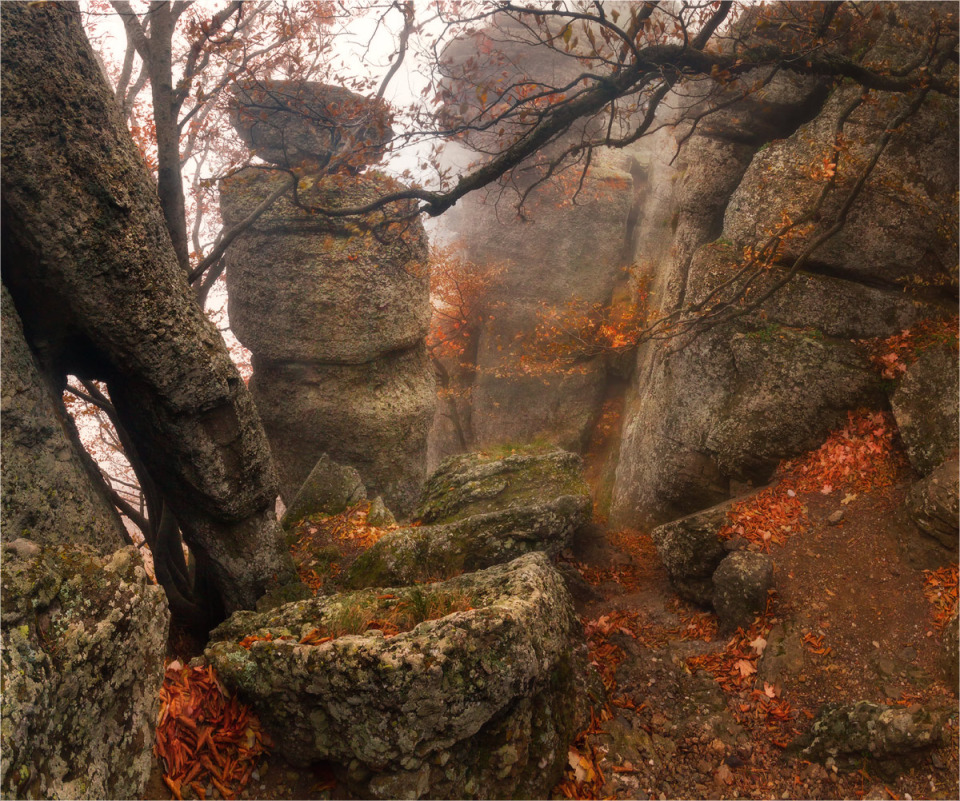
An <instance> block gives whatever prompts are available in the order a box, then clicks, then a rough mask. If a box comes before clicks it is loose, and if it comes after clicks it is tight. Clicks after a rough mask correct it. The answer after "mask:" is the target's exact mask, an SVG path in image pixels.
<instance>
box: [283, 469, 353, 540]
mask: <svg viewBox="0 0 960 801" xmlns="http://www.w3.org/2000/svg"><path fill="white" fill-rule="evenodd" d="M366 499H367V490H366V487H364V486H363V481H362V480H361V478H360V474H359V473H358V472H357V471H356V469H354V468H353V467H344V466H343V465H339V464H337V463H336V462H335V461H333V459H331V458H330V457H329V456H328V455H327V454H323V456H321V457H320V458H319V459H318V460H317V463H316V464H315V465H314V467H313V470H311V471H310V475H309V476H307V480H306V481H304V482H303V485H302V486H301V487H300V490H299V491H298V492H297V495H296V497H295V498H294V499H293V502H292V503H291V504H290V506H289V507H287V511H286V512H285V513H284V515H283V520H282V521H281V524H282V525H283V527H284V528H289V527H290V526H293V525H296V524H297V523H299V522H300V521H301V520H303V518H305V517H309V516H310V515H315V514H327V515H336V514H340V512H342V511H343V510H344V509H346V508H347V507H348V506H353V505H354V504H355V503H359V502H360V501H365V500H366Z"/></svg>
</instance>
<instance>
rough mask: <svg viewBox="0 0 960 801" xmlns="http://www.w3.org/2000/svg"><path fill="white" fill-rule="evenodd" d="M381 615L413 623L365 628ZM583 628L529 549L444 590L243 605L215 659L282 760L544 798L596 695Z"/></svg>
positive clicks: (394, 784) (552, 574)
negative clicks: (585, 688) (589, 689)
mask: <svg viewBox="0 0 960 801" xmlns="http://www.w3.org/2000/svg"><path fill="white" fill-rule="evenodd" d="M458 609H459V610H460V611H456V610H458ZM430 610H434V611H432V612H431V611H430ZM447 612H450V613H448V614H445V613H447ZM440 614H444V616H443V617H439V618H438V619H430V618H432V617H434V616H438V615H440ZM388 619H389V620H393V621H397V622H400V623H401V624H402V625H399V626H394V627H393V628H390V629H389V631H395V630H396V628H398V627H399V628H408V627H410V626H412V628H411V629H410V630H406V631H401V632H400V633H397V634H396V635H395V636H385V634H384V631H383V630H377V629H374V628H371V626H377V627H378V628H379V629H387V628H388V623H387V622H386V621H387V620H388ZM420 621H422V622H420ZM351 631H352V632H356V633H349V632H351ZM344 632H347V633H344ZM336 635H340V636H336ZM581 637H582V634H581V630H580V626H579V623H578V621H577V620H576V617H575V615H574V612H573V608H572V604H571V601H570V597H569V595H568V594H567V591H566V589H565V588H564V585H563V580H562V579H561V577H560V576H559V575H558V574H557V572H556V571H555V570H554V569H553V568H552V567H551V565H550V564H549V562H548V561H547V559H546V557H545V556H543V555H542V554H530V555H528V556H525V557H522V558H520V559H517V560H515V561H513V562H511V563H510V564H508V565H501V566H498V567H494V568H490V569H488V570H485V571H482V572H479V573H475V574H472V575H465V576H460V577H457V578H455V579H452V580H450V581H447V582H444V583H440V584H431V585H422V586H419V587H412V588H401V589H392V590H390V591H389V592H385V591H383V590H375V591H367V592H360V593H352V594H348V595H342V596H335V597H331V598H325V599H314V600H310V601H302V602H299V603H295V604H288V605H286V606H283V607H281V608H280V609H277V610H275V611H274V612H271V613H269V614H264V615H257V614H253V613H241V614H237V615H235V616H234V617H232V618H231V619H229V620H228V621H227V622H226V623H224V624H222V625H221V626H220V627H219V628H217V629H216V630H215V631H214V632H213V634H212V637H211V641H210V644H209V645H208V646H207V649H206V658H207V659H208V660H209V661H210V662H211V664H213V665H214V667H215V668H216V669H217V672H218V674H219V676H220V679H221V681H223V682H224V683H225V684H226V685H227V686H228V687H230V688H231V689H233V690H236V691H239V692H241V693H243V695H244V696H245V697H246V698H248V699H249V700H250V701H251V703H252V704H253V706H254V708H255V709H256V711H257V714H258V715H259V716H260V719H261V720H262V721H263V724H264V726H265V727H266V728H267V729H268V730H269V731H270V733H271V734H272V736H273V737H274V738H275V739H276V741H277V745H278V747H279V749H280V751H281V753H283V754H284V756H286V757H287V758H288V759H290V760H292V761H294V762H297V763H310V762H314V761H319V760H322V761H329V762H332V763H334V764H335V765H340V766H343V767H342V768H339V771H340V776H339V778H340V779H341V780H342V781H344V782H345V784H346V786H347V787H348V788H349V789H350V791H351V792H353V793H355V794H357V795H358V796H360V797H365V798H423V797H432V798H465V797H476V798H513V797H523V798H542V797H546V796H547V795H548V794H549V792H550V790H551V788H552V787H553V786H554V784H555V783H556V781H557V780H558V779H559V778H560V776H561V775H562V772H563V767H564V765H565V764H566V761H567V747H568V744H569V743H570V741H571V739H572V738H573V736H574V734H575V733H576V731H577V726H578V725H579V724H580V722H581V716H582V712H583V711H584V710H585V705H586V704H587V703H589V699H588V698H587V697H586V693H584V692H582V691H580V690H578V687H577V685H576V678H575V677H576V676H578V675H580V674H582V672H583V671H584V670H585V669H586V665H585V660H584V650H585V649H583V646H582V639H581ZM241 642H244V643H245V645H242V644H241Z"/></svg>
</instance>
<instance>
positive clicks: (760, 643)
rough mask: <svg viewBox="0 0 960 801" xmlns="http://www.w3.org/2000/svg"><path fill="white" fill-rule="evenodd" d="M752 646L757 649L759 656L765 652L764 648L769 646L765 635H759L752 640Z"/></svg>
mask: <svg viewBox="0 0 960 801" xmlns="http://www.w3.org/2000/svg"><path fill="white" fill-rule="evenodd" d="M750 647H751V648H753V650H754V651H756V654H757V656H760V655H761V654H763V649H764V648H766V647H767V641H766V640H765V639H763V637H757V638H756V639H755V640H751V641H750Z"/></svg>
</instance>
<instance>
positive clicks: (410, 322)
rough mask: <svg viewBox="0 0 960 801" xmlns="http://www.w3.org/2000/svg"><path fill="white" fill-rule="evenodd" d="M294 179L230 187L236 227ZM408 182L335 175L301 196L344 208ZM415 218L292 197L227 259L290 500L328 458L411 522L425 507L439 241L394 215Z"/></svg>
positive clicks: (247, 179)
mask: <svg viewBox="0 0 960 801" xmlns="http://www.w3.org/2000/svg"><path fill="white" fill-rule="evenodd" d="M283 180H285V178H284V177H282V176H272V177H271V176H266V175H264V174H263V172H262V171H258V170H246V171H241V172H240V173H238V174H236V175H235V176H233V177H231V178H230V179H228V180H225V181H223V182H222V183H221V187H220V201H221V211H222V213H223V217H224V221H225V222H226V223H227V224H228V225H229V224H235V223H237V222H239V221H240V220H242V219H244V218H245V217H246V216H247V215H248V214H249V213H250V211H251V210H252V209H253V208H254V207H256V206H257V205H258V204H259V203H260V202H261V201H262V200H263V199H264V198H265V197H266V196H267V195H269V194H270V193H271V192H272V191H273V190H274V189H275V188H276V187H277V185H278V182H281V181H283ZM400 188H402V187H401V186H400V185H399V184H397V183H396V182H395V181H393V180H392V179H390V178H387V177H386V176H383V175H381V174H378V173H366V174H364V175H355V176H351V177H349V178H346V179H344V178H343V177H342V176H327V177H321V178H317V179H316V181H315V183H313V184H312V185H311V186H310V187H305V188H304V189H303V192H302V194H301V197H302V199H303V200H304V202H306V203H308V204H313V205H317V206H321V207H324V208H337V207H340V208H342V207H346V206H357V205H363V204H365V203H369V202H370V201H372V200H374V199H376V198H378V197H380V196H382V195H383V194H386V193H389V192H392V191H396V190H398V189H400ZM410 210H411V204H410V203H398V204H393V205H392V206H390V207H387V208H386V209H384V210H382V211H380V212H376V213H373V214H371V215H367V216H366V217H365V218H363V220H362V221H357V220H356V219H346V218H326V217H323V216H320V215H314V214H310V213H309V212H307V211H304V210H303V209H301V208H298V207H297V206H295V205H294V204H293V203H292V201H290V200H289V199H282V200H280V201H279V202H277V203H276V204H275V205H274V206H272V207H271V209H270V210H269V211H268V212H266V213H265V214H264V215H263V216H262V217H261V218H259V220H258V221H257V223H256V224H255V225H253V226H252V227H251V228H250V229H248V231H247V232H246V233H245V234H244V235H243V236H242V237H240V238H239V239H238V241H237V242H235V243H234V245H233V247H232V248H231V250H230V251H229V253H228V255H227V262H228V263H227V289H228V293H229V297H230V302H229V306H230V309H229V311H230V321H231V325H232V326H233V328H234V330H235V331H236V333H237V336H238V337H239V339H240V341H241V342H243V343H244V345H246V346H247V347H248V348H250V350H251V351H252V352H253V366H254V375H253V378H252V379H251V382H250V387H251V391H252V393H253V395H254V397H255V398H256V402H257V406H258V408H259V411H260V414H261V417H262V419H263V423H264V427H265V428H266V431H267V435H268V437H269V439H270V445H271V449H272V450H273V454H274V458H275V459H276V461H277V465H278V469H279V472H280V493H281V495H282V496H283V498H284V500H285V501H288V502H292V500H293V497H294V495H295V494H296V492H297V491H298V489H299V488H300V486H301V484H302V483H303V482H304V480H305V479H306V477H307V475H308V474H309V473H310V471H311V469H312V468H313V466H314V464H315V463H316V461H317V459H318V458H319V457H320V455H321V454H323V453H326V454H328V455H329V456H330V457H331V458H332V459H334V460H335V461H337V462H339V463H341V464H343V465H349V466H351V467H354V468H356V469H357V471H358V472H359V473H360V476H361V478H362V480H363V482H364V484H365V485H366V487H367V489H368V490H370V492H371V493H372V494H382V495H383V496H384V498H385V500H386V501H387V503H389V505H390V506H391V508H393V509H394V510H396V512H397V513H398V514H400V515H406V514H407V513H409V511H410V509H411V507H412V506H413V504H414V502H415V499H416V494H417V492H418V490H419V485H420V483H421V482H422V480H423V476H424V472H425V470H426V438H427V432H428V428H429V421H430V419H431V418H432V415H433V410H434V406H435V403H436V399H435V397H434V391H433V387H434V378H433V370H432V368H431V366H430V362H429V359H428V357H427V354H426V350H425V346H424V337H425V336H426V333H427V327H428V325H429V320H430V305H429V276H428V271H427V242H426V235H425V233H424V230H423V225H422V223H421V222H420V221H419V219H412V220H406V221H404V222H396V221H393V222H392V221H391V220H392V219H393V218H395V217H396V215H398V214H400V215H402V214H408V215H409V212H410Z"/></svg>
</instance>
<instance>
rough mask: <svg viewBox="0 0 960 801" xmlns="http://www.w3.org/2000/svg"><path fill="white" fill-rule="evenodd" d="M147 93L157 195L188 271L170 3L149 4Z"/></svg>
mask: <svg viewBox="0 0 960 801" xmlns="http://www.w3.org/2000/svg"><path fill="white" fill-rule="evenodd" d="M150 13H151V20H150V39H149V44H148V47H149V50H150V58H149V59H148V61H147V66H148V69H149V71H150V92H151V95H152V100H153V119H154V123H155V128H156V131H157V195H158V196H159V198H160V208H162V209H163V216H164V218H165V219H166V221H167V229H168V230H169V231H170V239H171V241H172V242H173V250H174V253H176V254H177V262H178V263H179V265H180V267H181V268H182V269H183V271H184V272H187V273H189V272H190V257H189V250H190V246H189V241H188V239H187V215H186V210H185V207H184V199H183V176H182V174H181V169H180V126H179V124H178V120H177V117H178V112H179V108H180V106H179V104H178V103H177V102H176V101H175V99H174V92H173V29H174V26H175V25H176V23H177V21H176V18H175V17H174V15H173V12H172V10H171V7H170V3H163V4H155V5H153V6H151V12H150Z"/></svg>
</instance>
